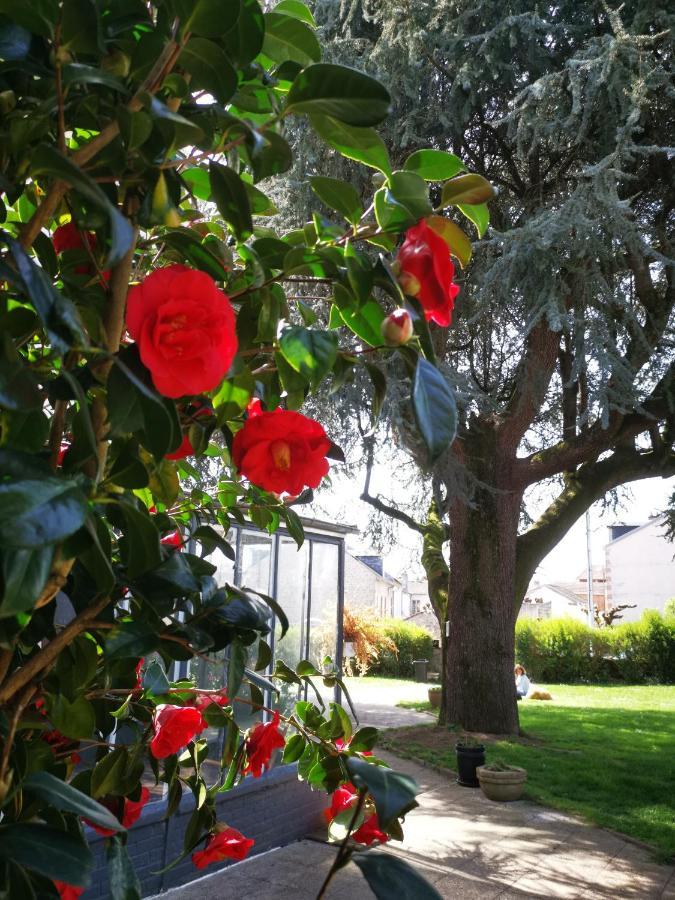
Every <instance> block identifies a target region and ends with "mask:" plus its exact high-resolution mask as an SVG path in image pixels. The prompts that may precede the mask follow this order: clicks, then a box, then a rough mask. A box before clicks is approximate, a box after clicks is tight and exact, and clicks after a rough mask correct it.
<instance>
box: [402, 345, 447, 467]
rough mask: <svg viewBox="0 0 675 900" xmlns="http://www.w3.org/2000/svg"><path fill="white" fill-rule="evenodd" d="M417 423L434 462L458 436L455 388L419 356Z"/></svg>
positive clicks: (415, 400)
mask: <svg viewBox="0 0 675 900" xmlns="http://www.w3.org/2000/svg"><path fill="white" fill-rule="evenodd" d="M412 405H413V412H414V414H415V421H416V422H417V427H418V428H419V430H420V434H421V435H422V437H423V439H424V443H425V444H426V446H427V450H428V451H429V458H430V460H431V461H432V462H434V461H435V460H437V459H438V457H439V456H440V455H441V454H442V453H443V452H444V451H445V450H447V448H448V447H449V446H450V444H451V443H452V442H453V440H454V439H455V435H456V433H457V404H456V402H455V395H454V393H453V391H452V388H451V387H450V385H449V384H448V382H447V381H446V379H445V378H444V377H443V375H441V373H440V372H439V371H438V369H437V368H436V366H433V365H432V364H431V363H430V362H427V360H426V359H423V358H422V357H420V358H419V359H418V361H417V367H416V369H415V377H414V379H413V389H412Z"/></svg>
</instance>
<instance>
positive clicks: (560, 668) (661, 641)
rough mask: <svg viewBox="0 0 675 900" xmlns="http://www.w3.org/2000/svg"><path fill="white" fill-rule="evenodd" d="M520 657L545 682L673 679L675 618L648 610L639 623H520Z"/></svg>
mask: <svg viewBox="0 0 675 900" xmlns="http://www.w3.org/2000/svg"><path fill="white" fill-rule="evenodd" d="M516 660H517V661H518V662H519V663H521V664H522V665H523V666H525V668H526V669H527V671H528V674H529V675H530V676H532V677H533V678H536V679H537V680H539V681H544V682H547V681H548V682H551V681H553V682H556V681H558V682H563V683H566V682H575V681H586V682H606V681H642V680H645V679H648V680H653V681H659V682H664V683H673V682H675V619H674V618H673V617H668V618H664V617H662V616H661V615H659V613H657V612H646V613H644V615H643V616H642V619H640V621H639V622H627V623H625V624H622V625H618V626H616V627H615V628H603V629H597V628H589V627H588V626H587V625H586V624H585V623H583V622H579V621H577V620H576V619H569V618H568V619H540V620H537V619H522V620H519V621H518V622H517V623H516Z"/></svg>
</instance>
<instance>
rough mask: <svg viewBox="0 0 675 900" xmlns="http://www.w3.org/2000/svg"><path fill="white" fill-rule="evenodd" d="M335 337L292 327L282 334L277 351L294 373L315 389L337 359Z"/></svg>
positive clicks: (299, 327)
mask: <svg viewBox="0 0 675 900" xmlns="http://www.w3.org/2000/svg"><path fill="white" fill-rule="evenodd" d="M337 348H338V342H337V337H336V335H334V334H332V333H327V332H325V331H314V330H312V329H310V328H303V327H301V326H293V327H291V328H287V329H286V330H285V331H283V332H282V335H281V338H280V340H279V349H280V351H281V353H282V355H283V357H284V359H285V360H286V362H288V363H289V365H291V366H292V367H293V368H294V369H295V371H296V372H299V373H300V374H301V375H302V376H304V377H305V378H306V379H307V380H308V381H309V382H310V384H311V385H312V386H313V387H316V386H317V385H318V384H319V382H320V381H321V380H322V379H323V378H324V376H325V375H327V373H328V372H329V371H330V369H331V368H332V367H333V364H334V363H335V359H336V357H337Z"/></svg>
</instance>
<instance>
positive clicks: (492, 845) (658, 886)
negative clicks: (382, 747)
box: [162, 754, 675, 900]
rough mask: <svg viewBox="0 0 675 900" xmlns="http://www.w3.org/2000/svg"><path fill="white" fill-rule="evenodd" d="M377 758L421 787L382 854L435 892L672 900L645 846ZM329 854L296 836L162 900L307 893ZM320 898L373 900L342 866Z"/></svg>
mask: <svg viewBox="0 0 675 900" xmlns="http://www.w3.org/2000/svg"><path fill="white" fill-rule="evenodd" d="M382 755H383V756H384V757H385V758H387V760H388V761H389V762H390V763H391V764H392V765H394V766H395V767H396V768H397V770H399V771H403V772H407V773H408V774H410V775H412V776H413V777H414V778H415V779H416V780H417V782H418V784H419V785H420V788H421V793H420V795H419V797H418V801H419V804H420V806H419V808H418V809H415V810H413V812H412V813H410V814H409V815H408V816H407V818H406V823H405V828H404V831H405V839H404V841H403V842H401V843H394V842H392V843H391V844H388V845H387V846H386V847H385V848H384V851H385V852H387V853H393V854H395V855H397V856H399V857H401V858H402V859H405V860H406V861H407V862H409V863H410V864H411V865H413V866H414V867H415V868H416V869H418V870H419V871H420V872H421V873H422V874H423V875H424V876H425V878H426V879H427V880H428V881H429V882H431V884H433V885H434V887H435V888H436V890H437V891H438V892H439V893H440V895H441V897H443V898H448V900H491V898H496V897H498V898H499V900H516V898H521V900H522V898H525V897H530V898H564V900H566V898H584V900H610V898H612V900H617V898H620V900H651V898H654V900H675V868H674V867H673V866H663V865H658V864H657V863H655V862H654V860H653V858H652V857H651V855H650V853H649V851H647V850H645V849H643V848H642V847H639V846H637V845H635V844H634V843H632V842H630V841H629V840H627V839H624V838H623V837H622V836H621V835H616V834H614V833H613V832H608V831H604V830H603V829H601V828H595V827H593V826H591V825H588V824H587V823H585V822H583V821H581V820H580V819H577V818H576V817H574V816H568V815H565V814H564V813H560V812H557V811H554V810H548V809H545V808H544V807H540V806H537V805H536V804H533V803H528V802H524V801H518V802H517V803H506V804H498V803H492V802H491V801H490V800H487V798H485V797H484V796H483V795H482V793H481V792H480V791H479V790H472V789H470V788H462V787H460V786H459V785H457V784H456V783H455V782H454V781H453V780H452V779H451V778H448V777H447V776H446V775H444V774H441V773H438V772H435V771H434V770H432V769H428V768H425V767H422V766H419V765H417V764H416V763H413V762H411V761H410V760H400V759H396V758H394V757H392V756H391V755H388V754H382ZM315 837H319V836H318V835H317V836H315ZM321 837H324V835H321ZM334 854H335V848H334V847H333V846H331V845H329V844H326V843H324V842H323V841H322V840H317V839H314V840H304V841H300V842H298V843H295V844H291V845H289V846H287V847H283V848H281V849H279V850H275V851H272V852H270V853H265V854H261V855H260V856H258V857H254V858H253V859H251V860H247V861H245V862H243V863H239V864H237V865H234V866H230V867H229V868H228V869H226V870H224V871H221V872H218V873H216V874H215V875H213V876H206V877H205V878H202V879H200V880H199V881H197V882H193V883H192V884H190V885H186V886H185V887H182V888H176V889H174V890H173V891H169V892H168V893H166V894H163V895H162V898H166V900H230V898H232V900H235V898H236V900H313V898H314V897H316V894H317V892H318V890H319V887H320V886H321V884H322V882H323V879H324V878H325V875H326V872H327V871H328V869H329V867H330V865H331V862H332V860H333V858H334ZM326 897H327V900H373V898H374V895H373V893H372V892H371V890H370V888H369V887H368V885H367V884H366V882H365V881H364V879H363V877H362V875H361V873H360V871H359V870H358V869H357V868H356V867H355V866H354V865H349V866H347V867H346V868H345V869H343V870H341V871H340V872H339V873H338V874H337V876H336V877H335V880H334V882H333V884H332V885H331V887H330V888H329V890H328V892H327V894H326ZM393 900H395V898H393Z"/></svg>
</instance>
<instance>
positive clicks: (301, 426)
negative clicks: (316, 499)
mask: <svg viewBox="0 0 675 900" xmlns="http://www.w3.org/2000/svg"><path fill="white" fill-rule="evenodd" d="M330 448H331V442H330V440H329V439H328V437H327V436H326V432H325V431H324V430H323V427H322V426H321V425H320V424H319V423H318V422H315V421H314V420H313V419H308V418H307V416H303V415H302V413H299V412H293V411H292V410H286V409H275V410H274V412H258V413H257V414H254V415H250V416H249V418H248V419H247V420H246V422H245V423H244V427H243V428H242V429H241V430H240V431H238V432H237V433H236V434H235V436H234V441H233V443H232V460H233V462H234V464H235V466H236V467H237V468H238V469H239V471H240V472H241V474H242V475H244V476H246V478H248V480H249V481H251V482H253V484H257V485H258V487H261V488H264V489H265V490H266V491H272V493H274V494H284V493H287V494H292V495H295V494H299V493H301V492H302V490H303V488H305V487H310V488H315V487H318V485H319V484H320V482H321V479H322V478H323V477H324V475H326V474H327V473H328V469H329V465H328V460H327V459H326V454H327V453H328V451H329V450H330Z"/></svg>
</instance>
